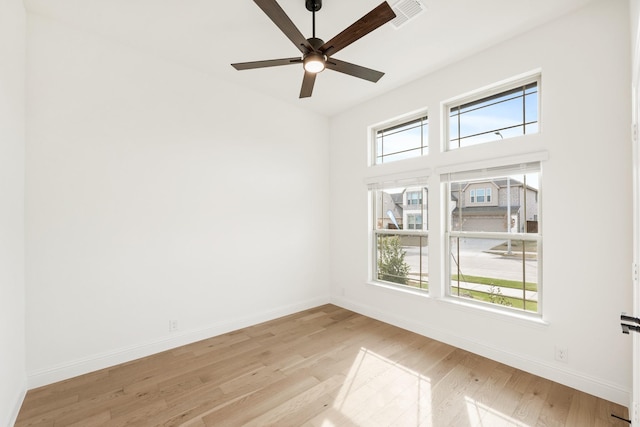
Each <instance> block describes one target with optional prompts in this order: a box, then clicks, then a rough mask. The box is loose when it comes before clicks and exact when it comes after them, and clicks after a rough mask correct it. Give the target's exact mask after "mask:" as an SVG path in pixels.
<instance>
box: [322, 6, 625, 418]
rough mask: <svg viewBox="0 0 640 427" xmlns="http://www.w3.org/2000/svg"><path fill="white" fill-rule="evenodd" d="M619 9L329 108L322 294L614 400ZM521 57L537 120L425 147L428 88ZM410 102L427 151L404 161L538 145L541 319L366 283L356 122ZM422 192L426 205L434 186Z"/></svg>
mask: <svg viewBox="0 0 640 427" xmlns="http://www.w3.org/2000/svg"><path fill="white" fill-rule="evenodd" d="M628 14H629V3H628V2H611V1H600V2H596V3H594V4H592V5H590V6H588V7H586V8H584V9H582V10H579V11H578V12H576V13H574V14H571V15H569V16H565V17H563V18H561V19H559V20H557V21H554V22H552V23H550V24H547V25H545V26H543V27H540V28H537V29H535V30H533V31H531V32H529V33H526V34H525V35H522V36H520V37H517V38H515V39H512V40H508V41H505V42H503V43H500V44H499V45H496V46H494V47H492V48H490V49H488V50H486V51H484V52H481V53H479V54H477V55H475V56H472V57H469V58H467V59H465V60H463V61H461V62H458V63H455V64H452V65H450V66H448V67H446V68H445V69H442V70H440V71H438V72H435V73H433V74H431V75H428V76H426V77H424V78H422V79H420V80H418V81H415V82H414V83H411V84H409V85H407V86H405V87H402V88H400V89H398V90H396V91H394V92H392V93H389V94H387V95H384V96H381V97H379V98H377V99H374V100H372V101H370V102H368V103H366V104H364V105H360V106H358V107H357V108H355V109H353V110H351V111H348V112H345V113H343V114H340V115H338V116H336V117H334V118H333V119H332V121H331V157H330V162H331V171H332V174H331V230H332V235H331V236H332V240H331V286H332V295H334V301H335V302H336V303H338V304H340V305H343V306H346V307H349V308H352V309H355V310H356V311H360V312H362V313H365V314H368V315H371V316H373V317H377V318H379V319H382V320H385V321H388V322H391V323H394V324H397V325H400V326H403V327H406V328H408V329H411V330H414V331H416V332H419V333H422V334H424V335H427V336H431V337H434V338H436V339H439V340H442V341H446V342H449V343H452V344H454V345H457V346H459V347H462V348H466V349H469V350H471V351H474V352H477V353H480V354H482V355H485V356H488V357H491V358H493V359H496V360H499V361H502V362H505V363H507V364H510V365H513V366H516V367H518V368H522V369H524V370H527V371H530V372H533V373H536V374H539V375H541V376H545V377H548V378H551V379H553V380H555V381H558V382H560V383H564V384H567V385H570V386H573V387H576V388H579V389H582V390H584V391H587V392H589V393H592V394H595V395H598V396H601V397H604V398H606V399H609V400H612V401H616V402H618V403H621V404H623V405H625V406H626V405H627V404H628V403H629V392H630V388H631V347H630V343H631V339H630V338H629V337H628V336H626V335H623V334H622V333H621V331H620V325H619V323H620V322H619V316H620V312H621V311H631V310H630V308H631V300H630V299H631V275H630V265H631V261H632V256H631V252H632V241H631V225H632V220H631V207H632V201H631V182H632V180H631V160H630V159H631V156H630V154H631V147H630V143H629V141H630V131H629V127H630V126H629V123H630V114H629V106H630V104H631V102H630V90H629V89H630V84H629V83H630V72H629V70H630V62H629V51H630V44H629V40H630V37H629V15H628ZM417 53H418V52H417ZM535 69H541V71H542V85H541V93H542V95H541V103H542V116H541V120H542V131H541V132H540V134H538V135H534V136H529V137H527V138H524V140H522V139H521V140H505V141H502V142H500V143H498V144H493V145H491V146H480V147H473V148H470V149H468V150H459V151H457V152H455V153H448V155H447V154H443V153H439V152H438V146H439V142H438V141H439V138H440V133H441V126H440V121H441V119H442V118H441V115H440V111H439V109H440V103H441V102H442V101H444V100H446V99H449V98H452V97H455V96H457V95H461V94H464V93H466V92H469V91H472V90H475V89H478V88H481V87H483V86H486V85H490V84H492V83H495V82H499V81H502V80H504V79H507V78H510V77H512V76H515V75H518V74H521V73H525V72H529V71H531V70H535ZM423 107H428V108H429V116H430V117H429V120H430V133H429V139H430V146H431V148H430V150H431V154H430V155H429V156H428V157H427V158H424V159H420V160H417V161H413V162H411V164H412V167H416V168H424V169H427V168H433V167H435V166H436V165H438V164H445V163H447V162H451V163H453V162H474V161H488V160H491V159H494V158H496V157H501V156H504V155H505V154H517V153H519V152H522V151H524V152H538V151H540V152H545V151H546V152H547V153H548V156H549V159H548V160H547V161H544V162H543V172H542V177H543V178H542V179H543V183H542V185H543V187H542V190H543V195H542V197H543V198H542V221H543V222H542V224H541V225H542V234H543V238H544V253H543V256H542V264H543V287H544V288H543V290H544V293H543V296H542V298H543V301H542V302H543V307H544V320H545V321H546V322H547V324H546V325H541V324H536V323H533V322H529V321H526V320H520V319H513V318H510V317H507V316H504V315H501V314H493V313H488V312H482V311H480V310H477V309H473V308H471V309H469V308H465V307H460V306H459V305H456V304H453V303H449V302H446V301H442V300H437V299H435V298H424V297H417V296H415V295H413V294H408V293H404V292H398V291H396V290H389V289H385V288H381V287H379V286H375V285H371V284H367V274H368V251H367V249H366V248H367V240H368V229H367V218H368V216H367V215H368V213H367V212H368V210H367V209H368V202H367V189H366V186H365V184H364V178H365V177H366V176H367V174H369V172H368V171H367V136H368V135H367V127H368V126H371V125H373V124H376V123H380V122H382V121H384V120H388V119H391V118H394V117H397V116H400V115H402V114H404V113H407V112H410V111H414V110H418V109H420V108H423ZM514 144H518V145H514ZM394 168H395V166H394V167H390V168H388V169H387V171H388V172H391V171H395V170H396V169H394ZM432 182H433V180H432ZM429 193H430V197H434V199H433V200H431V199H430V206H436V205H437V203H438V201H439V193H440V189H438V188H430V191H429ZM584 206H588V207H589V209H587V210H586V212H585V209H583V207H584ZM577 212H579V213H581V215H576V213H577ZM429 216H430V221H429V222H430V226H431V232H430V243H431V244H432V245H433V246H432V247H431V249H430V255H429V276H430V286H431V287H432V288H434V289H435V288H438V287H440V286H443V285H442V274H441V270H440V267H439V266H440V265H441V264H442V263H443V262H444V260H443V257H442V256H441V255H440V251H441V246H442V243H441V237H440V236H442V228H441V227H442V226H441V223H442V217H441V215H440V213H439V212H433V211H431V212H430V213H429ZM555 346H562V347H566V348H568V354H569V359H568V363H562V362H558V361H556V360H554V347H555Z"/></svg>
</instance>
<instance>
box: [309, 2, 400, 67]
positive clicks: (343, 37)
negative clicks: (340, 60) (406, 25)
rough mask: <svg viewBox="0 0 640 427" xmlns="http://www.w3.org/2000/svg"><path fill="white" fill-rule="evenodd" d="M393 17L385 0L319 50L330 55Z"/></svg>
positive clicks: (391, 10)
mask: <svg viewBox="0 0 640 427" xmlns="http://www.w3.org/2000/svg"><path fill="white" fill-rule="evenodd" d="M395 17H396V14H395V13H394V11H393V9H391V6H389V3H387V2H386V1H385V2H383V3H382V4H380V5H379V6H378V7H376V8H375V9H373V10H372V11H371V12H369V13H367V14H366V15H365V16H363V17H362V18H360V19H358V20H357V21H356V22H354V23H353V24H351V25H350V26H349V27H347V28H346V29H345V30H344V31H342V32H341V33H340V34H338V35H337V36H335V37H334V38H332V39H331V40H329V41H328V42H326V43H325V44H324V45H322V47H320V51H321V52H322V53H324V54H325V55H327V56H331V55H333V54H335V53H336V52H338V51H340V50H342V49H344V48H345V47H347V46H349V45H350V44H351V43H353V42H354V41H356V40H358V39H359V38H361V37H363V36H366V35H367V34H369V33H370V32H371V31H373V30H375V29H376V28H378V27H380V26H382V25H384V24H386V23H387V22H389V21H391V20H392V19H393V18H395Z"/></svg>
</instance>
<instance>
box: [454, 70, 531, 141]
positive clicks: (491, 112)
mask: <svg viewBox="0 0 640 427" xmlns="http://www.w3.org/2000/svg"><path fill="white" fill-rule="evenodd" d="M538 86H539V85H538V80H537V79H536V80H533V81H531V80H529V81H526V82H524V83H521V84H518V85H517V86H512V87H510V88H509V89H506V90H503V91H501V92H499V93H494V94H491V95H488V96H483V97H482V98H476V99H470V100H469V99H467V100H465V101H463V102H460V103H454V104H450V105H449V106H448V120H449V124H448V127H449V138H448V141H447V143H448V145H447V149H449V150H455V149H457V148H463V147H469V146H472V145H477V144H484V143H487V142H491V141H497V140H500V139H504V138H511V137H514V136H520V135H525V134H531V133H537V132H538V123H539V119H538V115H539V114H538V111H539V102H538V100H539V97H538Z"/></svg>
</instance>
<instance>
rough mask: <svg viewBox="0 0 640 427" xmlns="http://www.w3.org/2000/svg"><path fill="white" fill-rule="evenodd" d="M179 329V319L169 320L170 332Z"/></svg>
mask: <svg viewBox="0 0 640 427" xmlns="http://www.w3.org/2000/svg"><path fill="white" fill-rule="evenodd" d="M177 330H178V321H177V320H175V319H174V320H169V332H175V331H177Z"/></svg>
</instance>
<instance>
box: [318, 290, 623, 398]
mask: <svg viewBox="0 0 640 427" xmlns="http://www.w3.org/2000/svg"><path fill="white" fill-rule="evenodd" d="M331 303H332V304H335V305H337V306H340V307H343V308H346V309H348V310H351V311H355V312H356V313H360V314H362V315H365V316H367V317H371V318H373V319H376V320H380V321H382V322H385V323H389V324H391V325H394V326H397V327H399V328H403V329H406V330H409V331H411V332H415V333H417V334H420V335H423V336H426V337H428V338H432V339H435V340H438V341H441V342H444V343H446V344H449V345H452V346H454V347H457V348H461V349H463V350H467V351H470V352H472V353H475V354H478V355H480V356H483V357H487V358H489V359H492V360H495V361H497V362H500V363H504V364H505V365H508V366H511V367H514V368H517V369H520V370H522V371H525V372H529V373H531V374H534V375H538V376H540V377H542V378H546V379H549V380H551V381H555V382H557V383H560V384H563V385H566V386H568V387H572V388H575V389H577V390H580V391H583V392H585V393H589V394H591V395H594V396H597V397H600V398H602V399H606V400H608V401H611V402H614V403H617V404H619V405H622V406H624V407H627V406H628V405H629V402H630V399H631V391H630V390H629V389H627V388H625V387H623V386H621V385H618V384H613V383H610V382H607V381H604V380H602V379H599V378H595V377H592V376H589V375H586V374H584V373H582V372H576V371H573V370H570V369H566V368H564V369H563V368H562V367H559V366H555V365H552V364H550V363H548V362H546V361H542V360H535V359H531V358H529V357H527V356H526V355H521V354H514V353H510V352H507V351H504V350H501V349H499V348H495V347H491V346H487V345H486V344H483V343H481V342H478V341H474V340H470V339H467V338H462V337H459V336H453V335H451V334H450V333H448V332H445V331H442V330H440V329H438V328H436V327H433V326H430V325H425V324H422V323H418V322H416V321H414V320H411V319H407V318H403V317H402V316H399V315H398V314H397V313H392V312H386V311H382V310H379V309H377V308H374V307H371V306H367V305H363V304H360V303H356V302H353V301H351V300H349V299H347V298H344V297H336V296H333V297H332V298H331Z"/></svg>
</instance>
